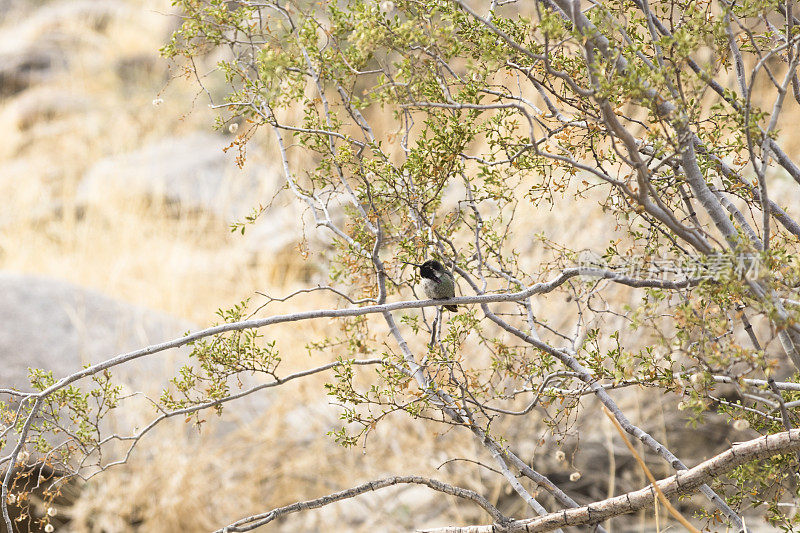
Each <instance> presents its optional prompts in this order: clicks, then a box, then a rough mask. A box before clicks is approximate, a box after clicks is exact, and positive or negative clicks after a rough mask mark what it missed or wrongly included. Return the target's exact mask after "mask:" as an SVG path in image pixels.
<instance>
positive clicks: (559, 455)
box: [556, 450, 567, 463]
mask: <svg viewBox="0 0 800 533" xmlns="http://www.w3.org/2000/svg"><path fill="white" fill-rule="evenodd" d="M566 458H567V454H565V453H564V452H563V451H561V450H558V451H557V452H556V461H558V462H559V463H563V462H564V459H566Z"/></svg>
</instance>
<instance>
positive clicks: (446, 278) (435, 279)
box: [415, 260, 458, 311]
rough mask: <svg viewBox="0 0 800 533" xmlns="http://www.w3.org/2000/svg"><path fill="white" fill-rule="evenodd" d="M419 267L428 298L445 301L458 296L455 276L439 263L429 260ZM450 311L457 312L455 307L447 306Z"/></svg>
mask: <svg viewBox="0 0 800 533" xmlns="http://www.w3.org/2000/svg"><path fill="white" fill-rule="evenodd" d="M415 266H418V267H419V275H420V276H421V277H422V290H423V291H425V295H426V296H427V297H428V298H432V299H434V300H443V299H446V298H452V297H454V296H455V295H456V284H455V280H454V279H453V275H452V274H451V273H450V272H448V271H447V270H445V268H444V267H443V266H442V264H441V263H440V262H439V261H434V260H429V261H425V262H424V263H422V264H421V265H415ZM444 307H445V309H447V310H448V311H457V310H458V307H457V306H455V305H445V306H444Z"/></svg>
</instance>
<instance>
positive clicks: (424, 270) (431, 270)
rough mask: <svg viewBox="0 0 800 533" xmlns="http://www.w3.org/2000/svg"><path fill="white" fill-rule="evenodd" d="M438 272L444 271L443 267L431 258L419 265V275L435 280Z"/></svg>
mask: <svg viewBox="0 0 800 533" xmlns="http://www.w3.org/2000/svg"><path fill="white" fill-rule="evenodd" d="M438 272H444V267H443V266H442V264H441V263H440V262H439V261H435V260H433V259H431V260H429V261H425V262H424V263H422V264H421V265H420V266H419V275H420V276H422V277H423V278H428V279H433V280H435V279H436V273H438Z"/></svg>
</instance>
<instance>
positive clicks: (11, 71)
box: [0, 46, 64, 96]
mask: <svg viewBox="0 0 800 533" xmlns="http://www.w3.org/2000/svg"><path fill="white" fill-rule="evenodd" d="M63 61H64V59H63V55H62V54H61V53H60V52H59V51H58V50H57V49H55V48H52V47H41V46H32V47H29V48H25V49H23V50H18V51H15V52H11V53H0V96H9V95H13V94H16V93H19V92H21V91H23V90H25V89H27V88H28V87H30V86H31V85H34V84H37V83H41V82H42V81H44V80H46V79H47V78H48V77H49V76H50V75H51V74H52V70H53V68H54V67H55V65H57V64H59V63H63Z"/></svg>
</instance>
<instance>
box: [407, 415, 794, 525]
mask: <svg viewBox="0 0 800 533" xmlns="http://www.w3.org/2000/svg"><path fill="white" fill-rule="evenodd" d="M798 450H800V429H793V430H791V431H784V432H782V433H776V434H773V435H765V436H763V437H759V438H757V439H753V440H750V441H747V442H742V443H739V444H734V445H733V446H732V447H731V448H730V449H729V450H727V451H724V452H722V453H721V454H719V455H716V456H714V457H712V458H711V459H709V460H707V461H704V462H702V463H700V464H699V465H697V466H695V467H694V468H690V469H689V470H682V471H680V472H678V473H677V474H676V475H674V476H670V477H668V478H666V479H662V480H661V481H658V482H657V483H656V485H657V486H658V488H659V489H660V490H661V492H663V493H664V496H666V497H668V498H669V497H673V496H680V495H684V494H690V493H692V492H695V491H696V490H697V489H698V487H700V486H701V485H703V484H704V483H709V482H711V481H712V480H714V479H715V478H716V477H718V476H720V475H722V474H725V473H727V472H730V471H731V470H733V469H734V468H736V467H737V466H741V465H743V464H745V463H749V462H751V461H757V460H759V459H766V458H767V457H771V456H773V455H778V454H782V453H794V452H797V451H798ZM656 497H657V495H656V491H655V490H654V489H653V486H652V485H650V486H648V487H646V488H643V489H640V490H637V491H634V492H629V493H627V494H623V495H621V496H615V497H613V498H608V499H607V500H602V501H599V502H594V503H591V504H589V505H585V506H583V507H576V508H573V509H564V510H562V511H557V512H555V513H550V514H547V515H545V516H539V517H536V518H530V519H527V520H519V521H516V522H512V523H511V524H509V525H508V526H506V527H505V528H503V527H502V526H499V525H483V526H469V527H446V528H434V529H425V530H420V533H499V532H504V533H517V532H525V533H536V532H542V531H552V530H554V529H557V528H561V527H568V526H586V525H591V524H597V523H600V522H603V521H604V520H607V519H609V518H612V517H615V516H619V515H623V514H629V513H635V512H636V511H639V510H640V509H644V508H646V507H650V506H652V505H653V503H654V501H655V499H656Z"/></svg>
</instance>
